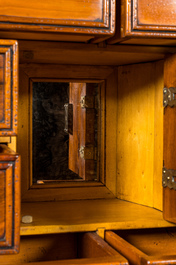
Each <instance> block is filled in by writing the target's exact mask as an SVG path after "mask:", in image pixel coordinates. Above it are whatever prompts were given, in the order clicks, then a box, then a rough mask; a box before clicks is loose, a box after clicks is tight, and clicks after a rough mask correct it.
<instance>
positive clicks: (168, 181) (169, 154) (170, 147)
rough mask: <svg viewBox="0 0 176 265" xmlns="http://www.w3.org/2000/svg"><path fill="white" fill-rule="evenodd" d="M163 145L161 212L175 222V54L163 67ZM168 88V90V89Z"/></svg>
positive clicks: (165, 217)
mask: <svg viewBox="0 0 176 265" xmlns="http://www.w3.org/2000/svg"><path fill="white" fill-rule="evenodd" d="M164 85H165V88H164V102H165V108H164V147H163V149H164V150H163V164H164V168H163V202H164V203H163V213H164V219H166V220H168V221H171V222H174V223H176V151H175V150H176V141H175V133H176V105H175V94H176V93H175V92H176V89H175V88H176V55H175V54H174V55H172V56H170V57H169V58H167V59H166V61H165V67H164ZM168 89H169V90H168Z"/></svg>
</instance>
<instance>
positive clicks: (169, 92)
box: [163, 87, 176, 107]
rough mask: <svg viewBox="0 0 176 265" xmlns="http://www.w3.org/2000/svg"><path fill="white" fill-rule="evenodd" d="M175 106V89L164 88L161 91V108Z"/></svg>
mask: <svg viewBox="0 0 176 265" xmlns="http://www.w3.org/2000/svg"><path fill="white" fill-rule="evenodd" d="M168 105H169V106H170V107H174V106H176V87H170V88H167V87H165V88H164V89H163V106H164V107H166V106H168Z"/></svg>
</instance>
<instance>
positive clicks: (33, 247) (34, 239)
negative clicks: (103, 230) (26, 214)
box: [0, 232, 128, 265]
mask: <svg viewBox="0 0 176 265" xmlns="http://www.w3.org/2000/svg"><path fill="white" fill-rule="evenodd" d="M38 262H39V263H38ZM43 262H44V263H43ZM100 262H101V263H100ZM29 263H30V264H33V265H36V264H40V265H42V264H46V265H47V264H48V265H52V264H53V265H54V264H104V265H105V264H106V265H108V264H112V265H117V264H121V265H127V264H128V262H127V260H126V259H125V258H124V257H123V256H121V255H120V254H119V253H118V252H117V251H116V250H114V249H113V248H112V247H111V246H109V245H108V244H107V243H106V242H105V241H104V240H103V239H102V238H101V237H99V236H98V235H97V234H96V233H95V232H94V233H91V232H89V233H65V234H64V233H63V234H49V235H37V236H24V237H21V243H20V252H19V254H17V255H3V256H0V264H3V265H14V264H18V265H20V264H29Z"/></svg>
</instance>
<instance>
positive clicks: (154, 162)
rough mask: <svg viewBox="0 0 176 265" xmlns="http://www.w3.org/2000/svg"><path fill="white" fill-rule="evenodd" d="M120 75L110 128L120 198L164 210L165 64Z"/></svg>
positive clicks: (129, 68) (134, 68) (148, 65)
mask: <svg viewBox="0 0 176 265" xmlns="http://www.w3.org/2000/svg"><path fill="white" fill-rule="evenodd" d="M117 72H118V73H117V74H118V77H117V80H118V81H117V83H118V87H117V91H116V90H115V89H114V92H113V93H114V99H113V100H112V102H113V103H114V112H115V108H117V110H116V111H117V112H116V115H117V118H115V119H114V125H113V124H111V128H113V126H114V128H116V133H117V135H116V141H117V143H116V148H117V149H116V151H115V152H113V156H115V155H114V153H116V154H117V157H116V163H117V175H116V181H117V184H116V192H117V197H118V198H120V199H123V200H128V201H132V202H135V203H139V204H144V205H147V206H151V207H156V208H158V209H160V210H162V184H161V183H162V166H163V152H162V146H163V137H162V131H163V106H162V97H163V91H162V87H163V85H164V84H163V63H162V62H157V63H146V64H137V65H136V64H134V65H128V66H120V67H118V70H117ZM108 94H111V92H110V91H108ZM115 97H116V99H115ZM110 107H111V105H110ZM107 108H109V107H107ZM114 116H115V114H114ZM115 123H116V125H115ZM113 133H114V131H112V132H111V134H113ZM114 143H115V140H114ZM107 148H108V147H107Z"/></svg>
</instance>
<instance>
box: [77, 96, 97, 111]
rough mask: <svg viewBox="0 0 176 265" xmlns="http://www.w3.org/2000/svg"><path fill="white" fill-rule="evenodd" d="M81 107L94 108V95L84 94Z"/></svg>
mask: <svg viewBox="0 0 176 265" xmlns="http://www.w3.org/2000/svg"><path fill="white" fill-rule="evenodd" d="M80 103H81V108H83V109H85V108H89V109H93V108H94V105H95V104H94V103H95V98H94V97H93V96H82V97H81V100H80Z"/></svg>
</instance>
